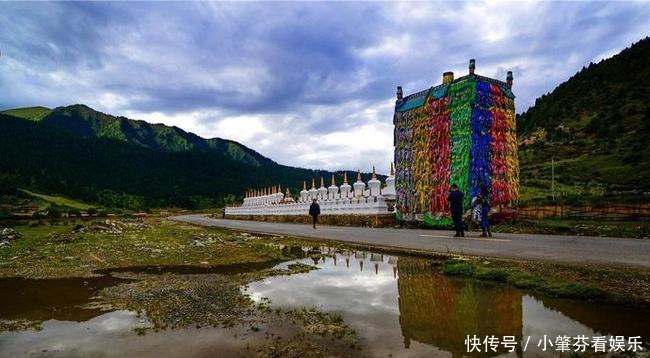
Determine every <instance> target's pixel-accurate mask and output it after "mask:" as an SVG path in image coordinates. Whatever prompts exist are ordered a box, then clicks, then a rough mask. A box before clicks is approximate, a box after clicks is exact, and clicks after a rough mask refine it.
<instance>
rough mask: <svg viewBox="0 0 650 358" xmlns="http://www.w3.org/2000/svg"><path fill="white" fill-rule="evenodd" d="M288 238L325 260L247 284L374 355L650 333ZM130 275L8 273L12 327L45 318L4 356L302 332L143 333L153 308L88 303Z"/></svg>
mask: <svg viewBox="0 0 650 358" xmlns="http://www.w3.org/2000/svg"><path fill="white" fill-rule="evenodd" d="M277 248H278V249H279V250H283V251H285V252H286V253H287V254H290V255H293V256H294V257H295V256H296V255H297V256H299V257H303V258H302V259H298V260H292V261H287V262H283V263H280V264H279V265H278V268H285V267H288V266H289V265H292V264H295V263H302V264H307V265H315V266H316V267H318V268H319V269H317V270H311V271H309V272H304V273H299V274H294V275H290V276H273V277H269V278H266V279H264V280H261V281H256V282H253V283H251V284H249V285H247V286H246V287H244V288H242V290H243V292H245V293H246V294H248V295H250V296H251V298H252V299H253V300H254V301H256V302H258V303H263V304H267V303H268V302H269V301H270V303H268V304H269V305H270V307H271V308H285V309H291V308H302V307H316V308H318V309H320V310H322V311H325V312H337V313H340V314H341V315H342V316H343V318H344V319H345V321H346V323H348V324H349V325H350V326H351V327H352V328H354V329H355V330H356V332H357V334H358V338H359V340H360V343H361V346H362V347H363V351H362V352H363V354H367V355H371V356H381V357H386V356H393V357H416V356H460V355H463V354H466V353H465V352H466V345H465V342H464V341H465V338H466V335H467V334H472V335H473V334H475V335H477V336H479V337H485V336H486V335H495V336H497V337H503V336H514V337H515V339H516V340H517V341H520V342H524V341H525V340H526V339H527V337H531V339H530V344H529V345H528V347H527V350H526V352H525V353H524V355H531V356H533V355H537V354H539V353H541V352H540V349H539V348H537V347H536V345H537V342H538V340H539V339H540V338H542V337H543V336H544V335H546V336H547V337H553V339H554V338H555V337H556V336H563V335H567V336H570V337H575V336H577V335H580V334H582V335H585V336H587V337H592V336H597V335H622V336H626V337H629V336H641V337H643V340H644V341H648V337H650V310H649V309H648V307H644V306H638V305H637V306H626V305H617V304H608V303H596V302H587V301H575V300H567V299H555V298H550V297H544V296H540V295H537V294H533V293H530V292H526V291H522V290H519V289H516V288H513V287H509V286H507V285H503V284H496V283H490V282H484V281H477V280H467V279H456V278H449V277H446V276H443V275H442V274H440V273H439V272H438V271H437V270H435V269H434V267H435V265H436V263H435V262H433V261H430V260H425V259H418V258H413V257H396V256H390V255H382V254H377V253H371V252H365V251H336V250H334V249H331V248H327V247H287V246H282V245H280V246H278V247H277ZM260 268H262V267H260ZM230 269H231V270H229V269H226V268H223V269H222V270H223V271H219V270H216V269H215V270H216V271H214V272H213V271H207V272H201V271H200V270H199V271H191V272H188V271H187V270H188V269H187V268H174V267H169V268H165V267H157V268H142V267H141V268H135V269H133V271H137V272H140V273H146V274H155V273H158V272H168V273H169V272H171V273H175V272H176V273H183V274H187V273H191V274H199V275H200V274H206V275H209V274H212V275H213V274H215V273H217V274H237V273H239V272H243V271H245V270H244V268H242V267H232V268H230ZM108 271H110V270H108ZM121 271H124V270H121ZM105 273H106V272H105ZM140 276H141V277H146V275H144V276H142V275H140ZM144 279H146V278H144ZM129 282H132V281H131V280H127V279H122V278H116V277H112V276H110V275H108V274H106V275H105V276H100V277H95V278H83V279H81V278H70V279H56V280H28V279H19V278H5V279H0V302H2V305H0V321H1V322H3V325H4V327H5V329H6V327H9V326H10V325H7V322H16V321H24V322H26V323H32V324H33V325H34V327H38V328H40V330H35V329H18V330H15V331H5V332H2V333H0V356H1V357H21V356H30V357H32V356H36V357H50V356H52V357H87V356H101V357H120V356H121V357H124V356H129V357H202V356H205V357H209V356H224V357H231V356H232V357H237V356H255V355H256V350H255V348H256V347H258V346H260V345H262V344H263V343H264V342H266V341H268V339H269V337H275V336H285V337H288V336H290V335H291V334H293V333H295V327H294V326H293V325H292V324H291V323H290V322H288V321H287V320H284V319H282V318H280V317H278V319H277V322H276V323H274V324H272V325H267V326H261V327H256V328H255V329H250V327H243V326H234V327H230V328H214V327H203V328H196V327H192V328H183V329H173V330H172V329H168V330H161V331H155V330H147V331H146V334H144V335H141V334H139V333H141V332H142V330H143V329H146V328H148V327H151V322H150V321H149V320H148V319H147V317H146V316H142V317H140V316H138V315H137V314H136V313H134V312H130V311H125V310H118V311H112V312H106V311H101V310H99V309H96V308H88V307H89V306H88V303H92V301H93V297H94V296H96V295H97V294H98V293H99V292H101V290H102V289H104V288H107V287H111V286H115V285H120V284H126V283H129ZM218 289H219V287H215V290H218ZM26 326H28V325H27V324H26ZM15 327H19V326H15ZM19 328H20V327H19ZM23 328H24V327H23ZM499 353H503V351H502V350H501V351H500V352H499ZM518 353H523V352H522V351H521V349H519V352H518ZM360 354H361V353H360ZM494 355H496V353H495V354H494Z"/></svg>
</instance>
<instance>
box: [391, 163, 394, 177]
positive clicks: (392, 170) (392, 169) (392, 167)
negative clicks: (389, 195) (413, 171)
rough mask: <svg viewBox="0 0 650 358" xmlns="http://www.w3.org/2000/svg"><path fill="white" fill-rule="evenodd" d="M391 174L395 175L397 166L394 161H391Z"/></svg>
mask: <svg viewBox="0 0 650 358" xmlns="http://www.w3.org/2000/svg"><path fill="white" fill-rule="evenodd" d="M390 175H391V176H393V175H395V167H394V166H393V162H390Z"/></svg>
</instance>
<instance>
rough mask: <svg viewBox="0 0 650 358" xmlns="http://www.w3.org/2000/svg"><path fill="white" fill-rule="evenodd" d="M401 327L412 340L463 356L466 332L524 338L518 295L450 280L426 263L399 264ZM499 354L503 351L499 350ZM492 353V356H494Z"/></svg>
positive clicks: (513, 291)
mask: <svg viewBox="0 0 650 358" xmlns="http://www.w3.org/2000/svg"><path fill="white" fill-rule="evenodd" d="M398 270H399V273H400V274H399V280H398V292H399V311H400V319H399V321H400V326H401V328H402V334H403V336H404V347H405V348H409V346H410V342H411V340H412V339H415V340H417V341H419V342H423V343H428V344H432V345H435V346H436V347H438V348H441V349H444V350H445V351H447V352H450V353H452V356H454V357H460V356H462V355H463V354H464V353H465V352H466V351H467V348H466V344H465V338H466V335H467V334H472V335H473V334H475V335H477V336H479V337H485V336H489V335H495V336H497V337H503V336H514V337H515V340H516V341H520V340H521V337H522V327H523V326H522V300H521V296H522V295H521V292H520V291H518V290H516V289H513V288H511V287H507V286H499V285H490V284H486V283H482V282H480V281H474V280H454V279H448V278H446V277H444V276H442V275H441V274H439V273H437V272H434V271H432V270H431V263H430V262H429V261H426V260H417V259H402V260H399V261H398ZM501 348H502V349H501V350H499V352H505V350H504V349H503V347H501ZM494 355H496V353H495V354H494Z"/></svg>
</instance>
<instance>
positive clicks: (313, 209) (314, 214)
mask: <svg viewBox="0 0 650 358" xmlns="http://www.w3.org/2000/svg"><path fill="white" fill-rule="evenodd" d="M309 215H311V222H312V225H313V226H314V229H316V223H317V222H318V215H320V205H318V202H317V201H316V199H314V201H313V202H312V203H311V205H310V206H309Z"/></svg>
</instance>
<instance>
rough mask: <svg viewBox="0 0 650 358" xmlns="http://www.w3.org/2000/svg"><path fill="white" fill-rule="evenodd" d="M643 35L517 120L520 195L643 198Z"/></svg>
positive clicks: (649, 96)
mask: <svg viewBox="0 0 650 358" xmlns="http://www.w3.org/2000/svg"><path fill="white" fill-rule="evenodd" d="M649 58H650V38H646V39H643V40H641V41H639V42H637V43H636V44H634V45H632V46H631V47H629V48H627V49H625V50H623V51H622V52H621V53H619V54H617V55H616V56H614V57H612V58H609V59H606V60H603V61H601V62H599V63H597V64H593V63H592V64H590V65H589V66H587V67H584V68H583V69H582V70H581V71H580V72H578V73H576V74H575V75H574V76H573V77H571V78H569V79H568V80H567V81H566V82H564V83H562V84H560V85H559V86H558V87H557V88H555V89H554V90H553V91H552V92H551V93H548V94H546V95H543V96H541V97H540V98H538V99H537V100H536V101H535V105H534V106H532V107H531V108H529V109H528V110H527V111H526V112H524V113H522V114H521V115H520V116H518V118H517V126H518V132H519V133H518V136H519V140H520V143H522V144H520V152H519V155H520V164H521V181H522V199H523V201H524V204H526V202H529V203H531V202H541V201H547V200H548V198H549V197H550V195H551V191H550V187H551V161H552V159H554V161H555V178H556V195H559V200H560V201H565V202H566V201H568V202H573V201H579V200H584V201H590V202H594V201H601V200H604V201H617V200H618V201H621V200H623V201H629V200H647V197H646V199H644V197H643V195H644V194H643V193H646V194H645V195H647V192H648V191H650V145H648V143H650V103H649V102H648V101H649V100H650V66H648V64H647V62H648V59H649Z"/></svg>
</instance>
